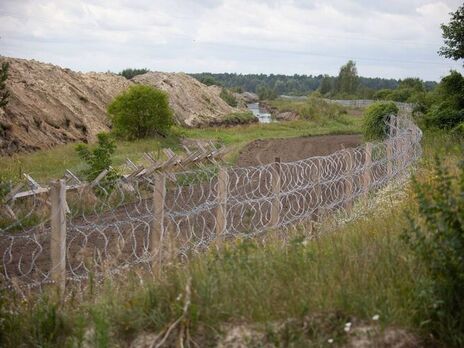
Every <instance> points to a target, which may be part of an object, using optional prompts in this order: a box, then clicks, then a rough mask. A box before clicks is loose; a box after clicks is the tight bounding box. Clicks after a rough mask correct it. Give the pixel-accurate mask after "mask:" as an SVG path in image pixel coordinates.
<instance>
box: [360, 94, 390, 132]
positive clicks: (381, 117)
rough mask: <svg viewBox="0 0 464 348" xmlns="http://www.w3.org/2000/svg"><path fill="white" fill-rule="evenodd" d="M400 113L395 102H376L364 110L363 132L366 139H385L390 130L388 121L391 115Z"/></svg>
mask: <svg viewBox="0 0 464 348" xmlns="http://www.w3.org/2000/svg"><path fill="white" fill-rule="evenodd" d="M396 114H398V107H397V106H396V105H395V103H393V102H376V103H374V104H372V105H370V106H369V107H368V108H367V109H366V111H365V112H364V120H363V126H362V128H363V133H364V138H365V139H366V140H381V139H384V138H385V137H386V136H387V134H388V131H389V126H388V122H389V121H390V116H391V115H396Z"/></svg>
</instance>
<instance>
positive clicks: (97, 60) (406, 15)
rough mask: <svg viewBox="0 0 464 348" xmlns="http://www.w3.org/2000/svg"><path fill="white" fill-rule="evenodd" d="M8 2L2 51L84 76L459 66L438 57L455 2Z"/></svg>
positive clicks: (420, 70)
mask: <svg viewBox="0 0 464 348" xmlns="http://www.w3.org/2000/svg"><path fill="white" fill-rule="evenodd" d="M107 5H108V3H107V2H106V1H104V0H86V1H81V2H79V3H73V2H71V1H62V2H58V1H55V0H39V1H34V2H33V1H31V0H25V1H22V2H20V3H18V2H17V1H14V0H6V1H3V2H2V3H1V4H0V32H2V36H1V38H0V50H1V51H0V54H1V55H4V56H9V57H14V58H23V59H35V60H37V61H41V62H45V63H50V64H54V65H58V66H60V67H63V68H70V69H72V70H75V71H81V72H90V71H95V72H106V71H112V72H116V73H118V72H120V71H122V70H123V69H126V68H147V69H150V70H152V71H169V72H180V71H182V72H186V73H189V74H190V73H202V72H207V73H237V74H244V75H247V74H266V75H270V74H274V75H280V74H282V75H287V76H292V75H294V74H298V75H312V76H317V75H324V74H328V75H330V76H336V75H337V74H338V71H339V69H340V67H341V66H342V65H343V64H345V63H346V62H347V61H348V60H349V59H351V60H354V61H355V62H356V65H357V68H358V74H359V76H362V77H366V78H384V79H395V80H399V79H404V78H407V77H418V78H421V79H422V80H424V81H436V82H438V81H439V80H440V78H441V77H442V76H444V75H446V74H447V73H448V72H449V71H450V70H457V71H461V72H462V65H461V64H460V63H458V62H455V61H453V60H450V59H446V58H443V57H440V56H439V55H438V54H437V50H438V49H439V48H440V46H442V45H443V40H442V38H441V29H440V24H441V23H446V22H448V21H449V13H450V12H452V11H455V10H456V9H457V7H458V6H459V5H460V2H459V1H456V0H446V1H434V0H414V1H410V2H408V3H407V4H404V3H403V2H402V1H399V0H397V1H382V2H376V3H375V4H372V3H370V2H369V1H366V0H350V1H341V0H331V1H325V2H322V1H311V2H302V1H299V0H294V1H270V2H263V1H244V0H222V1H221V0H203V1H197V2H195V1H180V0H179V1H173V2H170V3H168V4H166V3H163V2H154V3H153V2H150V1H145V0H136V1H128V0H118V1H115V2H112V3H111V6H107Z"/></svg>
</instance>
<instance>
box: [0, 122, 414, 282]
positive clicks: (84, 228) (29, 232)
mask: <svg viewBox="0 0 464 348" xmlns="http://www.w3.org/2000/svg"><path fill="white" fill-rule="evenodd" d="M421 137H422V133H421V131H420V129H419V128H417V127H416V125H415V124H414V123H413V122H412V121H411V120H410V119H408V118H406V117H393V116H392V117H391V120H390V123H389V134H388V136H387V137H386V139H385V140H384V141H382V142H378V143H367V144H364V145H361V146H358V147H356V148H347V149H342V150H340V151H337V152H335V153H332V154H331V155H329V156H317V157H311V158H307V159H304V160H300V161H295V162H287V163H280V162H276V163H271V164H267V165H261V166H253V167H228V168H226V167H220V166H219V165H218V164H217V162H215V161H214V162H212V165H210V166H203V167H202V168H201V169H196V170H189V171H177V172H163V171H161V170H159V169H157V170H146V169H143V170H142V169H140V168H135V169H136V171H135V172H134V174H133V175H126V176H119V177H116V178H115V177H111V178H110V177H108V176H106V177H105V175H101V177H99V178H98V180H94V181H93V182H91V183H85V182H78V183H73V184H66V185H65V186H64V193H65V195H66V196H65V200H64V202H62V203H63V204H62V205H60V206H58V207H57V206H56V203H54V202H55V201H54V200H53V199H51V193H50V188H49V187H42V186H40V185H39V184H37V183H36V182H35V181H33V180H32V179H29V181H28V187H26V190H25V185H20V186H17V187H14V188H11V190H10V192H9V193H8V194H7V195H5V196H4V197H3V206H2V208H1V209H0V211H1V214H2V216H1V219H0V255H1V272H0V280H1V283H2V284H1V287H10V288H11V287H15V288H22V287H40V286H41V285H43V284H47V283H51V282H55V281H56V279H60V278H59V277H58V278H57V273H58V271H59V270H58V268H60V267H61V266H64V267H62V271H61V272H62V273H63V274H62V275H63V277H64V278H66V280H67V281H68V282H69V281H77V282H79V281H82V280H85V279H88V278H89V276H90V275H93V276H94V277H95V278H96V279H102V278H103V277H105V276H111V275H113V274H117V273H119V272H123V271H124V270H127V269H129V268H131V267H134V266H142V267H144V268H145V269H147V270H149V271H151V270H153V269H154V267H155V268H156V267H159V266H160V265H161V264H162V263H163V262H167V261H168V260H169V259H170V258H181V259H187V258H188V257H189V256H190V255H191V254H192V253H197V252H201V251H203V250H205V249H206V248H207V247H208V246H209V245H211V244H212V243H221V242H222V241H224V240H227V239H232V238H236V237H239V236H240V237H253V236H257V235H259V234H262V233H264V232H265V231H267V230H269V229H279V228H280V229H281V228H284V227H286V226H293V225H295V224H297V223H300V222H302V221H319V220H321V219H323V218H324V216H326V215H328V214H330V213H332V212H335V211H338V212H344V213H349V212H350V211H351V209H352V208H353V205H354V204H355V202H356V201H357V200H359V199H361V198H363V199H369V198H370V197H371V196H372V195H373V194H374V193H375V192H376V191H378V190H380V189H382V188H383V187H385V186H386V185H388V184H389V183H391V182H392V181H401V180H403V179H404V178H406V177H407V176H408V174H409V169H410V167H411V166H413V165H414V163H415V162H416V161H417V159H418V158H419V157H420V155H421V147H420V140H421ZM194 155H195V156H197V155H196V154H195V153H193V154H191V155H190V156H192V158H193V157H195V156H194ZM172 158H174V159H175V157H174V156H172V157H171V159H172ZM171 159H170V161H171V162H172V161H174V160H171ZM54 209H55V210H54ZM57 209H58V210H57ZM60 209H61V210H60ZM52 211H58V212H60V211H61V212H63V216H65V221H62V222H61V224H56V223H55V225H54V224H53V222H54V221H55V222H56V220H55V219H54V216H53V214H52ZM56 229H58V230H60V229H64V233H65V235H64V237H65V238H64V239H63V241H61V242H59V243H58V242H57V241H56V240H55V239H56V237H54V236H55V235H56V234H55V232H54V230H56ZM60 243H61V244H60ZM61 247H62V249H60V248H61ZM57 248H58V249H57ZM55 249H56V250H55ZM53 255H63V257H64V258H63V263H64V265H63V264H62V263H60V262H61V260H60V259H59V257H58V259H57V257H53ZM57 260H58V261H57ZM58 266H59V267H58ZM60 269H61V268H60Z"/></svg>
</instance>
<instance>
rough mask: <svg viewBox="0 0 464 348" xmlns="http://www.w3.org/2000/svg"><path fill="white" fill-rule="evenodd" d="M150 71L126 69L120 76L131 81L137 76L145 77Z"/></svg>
mask: <svg viewBox="0 0 464 348" xmlns="http://www.w3.org/2000/svg"><path fill="white" fill-rule="evenodd" d="M149 71H150V70H148V69H145V68H143V69H130V68H129V69H124V70H123V71H121V72H120V73H119V74H118V75H121V76H124V77H125V78H126V79H128V80H130V79H131V78H133V77H135V76H137V75H143V74H146V73H147V72H149Z"/></svg>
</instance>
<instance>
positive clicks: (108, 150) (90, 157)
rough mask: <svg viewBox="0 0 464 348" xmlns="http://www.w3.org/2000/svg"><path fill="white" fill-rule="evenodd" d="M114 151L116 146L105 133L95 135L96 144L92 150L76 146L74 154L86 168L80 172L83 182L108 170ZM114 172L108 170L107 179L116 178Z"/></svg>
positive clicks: (83, 146)
mask: <svg viewBox="0 0 464 348" xmlns="http://www.w3.org/2000/svg"><path fill="white" fill-rule="evenodd" d="M115 151H116V144H115V142H114V140H113V139H111V136H110V135H109V134H107V133H99V134H97V144H96V146H95V148H94V149H92V150H90V149H89V146H88V145H84V144H79V145H77V146H76V152H77V154H78V156H79V158H80V159H81V160H82V161H84V162H85V163H86V165H87V167H86V168H85V169H84V170H83V171H82V172H81V173H82V174H83V175H84V178H85V180H87V181H92V180H94V179H95V178H96V177H97V176H98V175H99V174H100V173H101V172H102V171H104V170H110V167H111V164H112V158H111V157H112V156H113V154H114V152H115ZM116 175H117V174H116V172H115V171H114V169H113V170H110V173H109V175H107V178H108V177H114V176H116Z"/></svg>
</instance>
